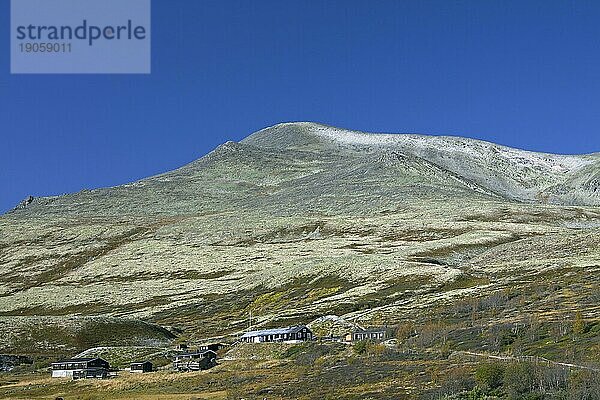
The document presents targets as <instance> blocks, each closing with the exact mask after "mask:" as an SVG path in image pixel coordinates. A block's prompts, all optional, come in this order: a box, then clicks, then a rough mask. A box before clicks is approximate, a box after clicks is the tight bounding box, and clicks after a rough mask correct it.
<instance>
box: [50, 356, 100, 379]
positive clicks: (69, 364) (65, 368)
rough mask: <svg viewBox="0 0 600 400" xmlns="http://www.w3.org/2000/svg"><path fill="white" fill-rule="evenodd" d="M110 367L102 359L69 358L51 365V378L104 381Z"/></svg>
mask: <svg viewBox="0 0 600 400" xmlns="http://www.w3.org/2000/svg"><path fill="white" fill-rule="evenodd" d="M109 368H110V365H109V364H108V361H106V360H103V359H102V358H71V359H68V360H62V361H57V362H53V363H52V377H53V378H73V379H88V378H96V379H104V378H107V377H108V370H109Z"/></svg>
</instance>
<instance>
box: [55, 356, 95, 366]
mask: <svg viewBox="0 0 600 400" xmlns="http://www.w3.org/2000/svg"><path fill="white" fill-rule="evenodd" d="M94 360H102V361H104V362H107V361H106V360H103V359H102V358H100V357H93V358H68V359H66V360H60V361H56V362H53V363H52V364H64V363H82V362H90V361H94Z"/></svg>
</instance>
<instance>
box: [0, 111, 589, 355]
mask: <svg viewBox="0 0 600 400" xmlns="http://www.w3.org/2000/svg"><path fill="white" fill-rule="evenodd" d="M598 206H600V154H589V155H579V156H570V155H552V154H542V153H533V152H528V151H522V150H517V149H512V148H508V147H504V146H500V145H496V144H492V143H488V142H483V141H478V140H473V139H465V138H459V137H445V136H440V137H437V136H423V135H413V134H370V133H362V132H356V131H349V130H344V129H339V128H333V127H328V126H324V125H320V124H315V123H306V122H302V123H285V124H280V125H276V126H273V127H269V128H266V129H263V130H261V131H259V132H256V133H254V134H252V135H250V136H249V137H247V138H246V139H244V140H243V141H241V142H240V143H234V142H227V143H225V144H223V145H221V146H219V147H218V148H217V149H215V150H214V151H213V152H211V153H210V154H208V155H206V156H205V157H202V158H200V159H199V160H197V161H194V162H192V163H190V164H188V165H186V166H183V167H182V168H180V169H177V170H175V171H171V172H167V173H164V174H161V175H157V176H154V177H150V178H147V179H142V180H140V181H137V182H134V183H130V184H127V185H123V186H117V187H112V188H103V189H94V190H85V191H81V192H78V193H73V194H69V195H65V196H58V197H37V198H29V199H26V200H25V201H24V202H22V203H21V204H20V205H19V206H18V207H17V208H16V209H15V210H13V211H11V212H9V213H7V214H5V215H4V216H2V217H1V218H0V332H2V334H0V337H1V338H3V339H0V352H5V353H6V352H22V351H23V349H26V348H31V346H34V347H35V348H36V351H39V352H40V353H48V352H50V353H52V352H56V351H62V352H68V351H76V350H83V349H84V347H85V346H88V345H92V344H98V345H106V344H107V343H108V344H123V343H127V344H140V343H142V344H143V343H150V342H152V343H169V342H170V341H171V340H173V338H174V337H175V336H178V337H179V340H184V339H187V340H197V339H200V338H207V337H218V336H224V335H230V334H233V335H235V334H237V333H239V332H241V331H243V330H244V329H245V328H246V326H247V325H248V322H249V321H248V315H249V313H250V311H252V313H253V315H255V316H256V320H255V321H253V322H254V324H255V325H257V326H265V327H267V326H277V325H282V324H292V323H299V322H310V321H313V320H319V318H321V317H323V316H326V315H331V314H334V315H337V316H339V317H340V318H342V319H343V320H344V321H348V322H351V323H358V324H361V325H364V326H368V325H376V324H388V325H396V324H400V325H402V324H405V323H408V322H410V323H411V324H426V323H430V322H431V320H432V319H436V320H437V319H440V320H442V319H446V320H447V321H455V322H456V326H454V325H453V328H452V330H451V332H452V335H454V336H455V341H454V342H453V343H455V346H456V348H457V349H461V350H465V351H466V350H473V348H480V347H481V346H484V345H483V344H481V341H482V340H484V339H482V337H487V336H485V335H483V334H481V335H480V334H475V333H474V332H475V331H474V330H477V329H478V331H477V332H480V333H481V332H484V333H485V332H488V330H490V329H496V328H498V327H506V326H509V328H506V329H509V330H510V327H512V326H513V325H510V324H519V323H523V324H525V323H526V322H527V321H529V322H530V319H529V318H531V316H532V315H535V316H536V317H535V318H537V319H536V321H538V323H539V324H540V326H541V327H542V328H539V329H541V330H544V331H546V330H551V329H554V325H553V324H555V323H558V322H557V321H561V319H562V320H570V319H572V318H573V316H574V315H575V313H583V316H584V317H585V318H590V319H593V318H597V317H598V315H597V304H598V300H600V299H599V298H598V293H600V290H598V284H597V281H598V280H597V276H598V275H597V274H598V272H599V271H600V261H599V260H600V250H599V249H600V247H599V246H598V245H599V244H600V234H599V233H600V209H599V208H598ZM465 321H469V323H468V324H467V323H466V322H465ZM529 322H527V323H529ZM448 323H450V322H448ZM507 324H508V325H507ZM90 326H93V327H94V328H93V329H91V328H89V327H90ZM519 326H520V325H519ZM99 327H104V328H102V329H100V328H99ZM115 327H120V328H119V329H122V330H123V331H128V330H129V331H131V332H135V334H127V335H125V336H127V337H126V338H124V337H123V336H118V335H117V336H115V334H114V332H116V331H118V329H116V328H115ZM315 327H316V328H315V329H317V330H318V327H317V325H315ZM498 329H500V328H498ZM502 329H504V328H502ZM50 331H51V332H50ZM32 332H35V335H33V336H32ZM82 332H84V333H85V335H84V337H85V338H86V340H84V341H83V342H82V340H81V337H82ZM94 332H95V333H94ZM98 332H103V333H102V334H101V335H100V334H99V333H98ZM36 335H37V336H36ZM49 335H51V337H52V338H53V339H52V340H47V338H48V336H49ZM90 336H91V338H90ZM32 337H33V339H32ZM486 340H487V339H486ZM540 340H542V339H540ZM494 343H495V342H494ZM84 344H85V345H84ZM563 345H564V344H561V343H555V344H552V345H546V347H544V352H542V353H543V354H544V355H548V352H549V353H552V352H555V351H556V352H558V351H562V350H561V349H562V348H561V346H563ZM595 345H597V341H591V342H590V343H589V346H592V347H589V348H593V346H595ZM478 346H479V347H478ZM485 346H488V347H487V348H488V349H489V348H490V346H492V345H490V344H487V345H485ZM522 346H523V349H524V350H523V351H525V352H529V354H541V353H539V352H540V351H541V350H540V348H541V347H542V345H541V344H540V343H538V341H535V340H531V341H526V342H523V344H522ZM582 346H583V345H582ZM586 346H588V345H586ZM587 348H588V347H585V346H583V347H582V349H587ZM549 349H550V350H549ZM584 353H585V352H582V355H581V357H583V358H584V359H585V361H590V362H592V361H593V362H595V361H598V360H593V359H592V358H593V357H596V356H594V355H593V354H597V352H596V353H594V352H593V351H591V352H590V354H587V355H586V354H584Z"/></svg>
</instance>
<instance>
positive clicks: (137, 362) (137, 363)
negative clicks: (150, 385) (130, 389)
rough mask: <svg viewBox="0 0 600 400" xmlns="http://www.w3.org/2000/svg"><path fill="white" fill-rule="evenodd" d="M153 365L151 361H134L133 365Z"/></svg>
mask: <svg viewBox="0 0 600 400" xmlns="http://www.w3.org/2000/svg"><path fill="white" fill-rule="evenodd" d="M142 364H152V363H151V362H150V361H134V362H132V363H131V365H142Z"/></svg>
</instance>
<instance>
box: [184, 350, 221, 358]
mask: <svg viewBox="0 0 600 400" xmlns="http://www.w3.org/2000/svg"><path fill="white" fill-rule="evenodd" d="M206 353H213V354H217V353H215V352H214V351H212V350H201V351H194V352H192V353H183V354H177V355H176V356H175V357H185V356H197V355H202V354H206Z"/></svg>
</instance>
